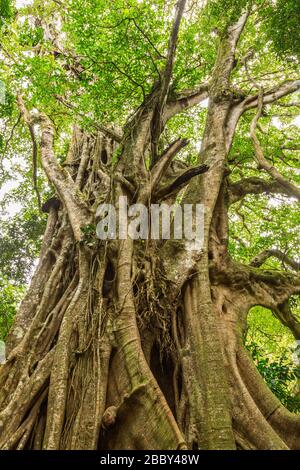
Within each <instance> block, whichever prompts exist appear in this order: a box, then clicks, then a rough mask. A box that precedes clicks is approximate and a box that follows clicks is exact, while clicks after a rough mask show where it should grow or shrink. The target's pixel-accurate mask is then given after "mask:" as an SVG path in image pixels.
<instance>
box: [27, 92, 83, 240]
mask: <svg viewBox="0 0 300 470" xmlns="http://www.w3.org/2000/svg"><path fill="white" fill-rule="evenodd" d="M18 105H19V107H20V111H21V113H22V116H23V118H24V121H25V122H26V124H27V125H28V126H29V127H33V126H34V124H35V123H39V124H40V126H41V163H42V167H43V169H44V171H45V173H46V175H47V177H48V179H49V181H50V183H52V184H53V186H54V187H55V189H56V191H57V193H58V195H59V197H60V199H61V200H62V201H63V203H64V205H65V207H66V209H67V213H68V217H69V220H70V223H71V226H72V229H73V232H74V236H75V238H76V240H78V241H79V240H80V239H81V238H82V232H81V227H82V226H84V225H86V224H87V223H88V221H89V219H90V213H89V211H88V209H87V207H86V205H85V203H84V202H83V200H82V199H81V197H80V192H79V190H78V188H77V187H76V185H75V183H74V181H73V180H72V178H71V176H70V174H69V173H68V172H67V171H66V170H65V169H64V168H62V167H61V166H60V165H59V163H58V161H57V159H56V158H55V155H54V150H53V148H54V128H53V124H52V123H51V121H50V119H49V118H48V117H47V116H46V115H45V114H37V115H33V114H31V113H29V111H28V110H27V109H26V106H25V104H24V101H23V99H22V97H21V96H20V95H19V96H18Z"/></svg>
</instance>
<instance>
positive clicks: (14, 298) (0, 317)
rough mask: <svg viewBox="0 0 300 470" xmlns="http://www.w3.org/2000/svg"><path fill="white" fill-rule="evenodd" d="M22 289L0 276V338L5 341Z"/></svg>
mask: <svg viewBox="0 0 300 470" xmlns="http://www.w3.org/2000/svg"><path fill="white" fill-rule="evenodd" d="M23 294H24V289H23V288H22V287H18V286H15V285H13V284H12V283H10V282H9V281H8V280H7V279H6V278H4V277H2V276H0V340H1V341H5V338H6V335H7V333H8V331H9V328H10V327H11V325H12V322H13V319H14V316H15V313H16V309H17V307H18V304H19V302H20V300H21V297H22V295H23Z"/></svg>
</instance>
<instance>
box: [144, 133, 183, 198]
mask: <svg viewBox="0 0 300 470" xmlns="http://www.w3.org/2000/svg"><path fill="white" fill-rule="evenodd" d="M186 145H188V140H186V139H177V140H175V141H174V142H172V144H171V145H169V147H168V148H167V149H166V150H165V151H164V153H163V154H162V155H161V156H160V158H159V159H158V161H157V162H156V164H155V165H154V167H153V168H152V170H151V192H152V191H153V190H155V189H156V187H157V185H158V184H159V182H160V180H161V179H162V177H163V176H164V175H165V172H166V170H167V169H168V167H169V165H170V163H171V161H172V160H173V158H174V157H175V155H177V153H178V152H179V151H180V150H181V149H182V148H184V147H185V146H186Z"/></svg>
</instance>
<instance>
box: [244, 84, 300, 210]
mask: <svg viewBox="0 0 300 470" xmlns="http://www.w3.org/2000/svg"><path fill="white" fill-rule="evenodd" d="M263 96H264V95H263V91H262V90H261V92H260V94H259V98H258V111H257V113H256V115H255V116H254V118H253V120H252V122H251V126H250V135H251V139H252V142H253V146H254V152H255V159H256V161H257V163H258V165H259V166H260V167H261V168H263V169H264V170H265V171H267V172H268V173H269V175H271V176H272V178H274V180H275V181H277V182H278V183H279V184H281V185H282V186H283V187H284V188H285V189H286V190H287V191H288V192H289V193H290V195H291V196H294V197H296V198H297V199H298V200H299V201H300V188H298V187H297V186H296V185H295V184H293V183H291V182H290V181H288V180H287V179H286V178H284V177H283V176H282V175H281V174H280V173H279V171H278V170H277V169H276V168H275V167H274V166H273V165H272V164H271V163H269V162H268V160H267V159H266V158H265V157H264V153H263V151H262V148H261V145H260V142H259V140H258V138H257V135H256V128H257V124H258V121H259V118H260V117H261V115H262V109H263Z"/></svg>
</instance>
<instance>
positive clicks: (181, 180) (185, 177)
mask: <svg viewBox="0 0 300 470" xmlns="http://www.w3.org/2000/svg"><path fill="white" fill-rule="evenodd" d="M208 170H209V167H208V166H207V165H199V166H196V167H193V168H188V169H187V170H186V171H184V172H183V173H181V175H179V176H178V177H177V178H175V180H174V181H172V182H171V183H170V184H168V185H166V186H164V187H162V188H161V189H159V191H158V192H157V193H156V194H155V199H163V198H166V197H168V196H170V195H171V194H172V193H174V191H177V192H178V191H180V190H181V189H182V188H183V187H184V186H186V185H187V183H188V182H189V181H190V180H191V179H192V178H194V176H197V175H201V174H203V173H206V172H207V171H208Z"/></svg>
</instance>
